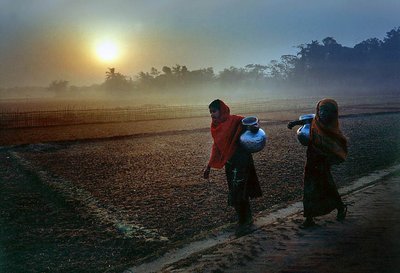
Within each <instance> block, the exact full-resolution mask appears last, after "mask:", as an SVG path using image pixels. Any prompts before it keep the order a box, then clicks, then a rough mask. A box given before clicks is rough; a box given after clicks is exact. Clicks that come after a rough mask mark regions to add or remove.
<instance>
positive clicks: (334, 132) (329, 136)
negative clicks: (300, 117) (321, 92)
mask: <svg viewBox="0 0 400 273" xmlns="http://www.w3.org/2000/svg"><path fill="white" fill-rule="evenodd" d="M322 105H327V106H329V108H330V109H332V110H331V111H333V112H334V113H336V114H337V113H338V105H337V103H336V101H334V100H332V99H323V100H321V101H319V102H318V104H317V109H316V115H315V118H314V119H313V121H312V123H311V144H312V145H314V147H315V148H317V149H318V150H320V151H321V152H323V153H325V154H328V155H333V156H334V157H336V158H337V159H338V160H339V161H344V160H345V159H346V157H347V140H346V138H345V136H344V135H343V134H342V132H341V131H340V129H339V121H338V116H336V118H335V119H334V120H333V121H332V122H331V123H330V124H324V123H322V122H321V121H320V117H319V107H320V106H322Z"/></svg>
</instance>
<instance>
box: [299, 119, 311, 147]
mask: <svg viewBox="0 0 400 273" xmlns="http://www.w3.org/2000/svg"><path fill="white" fill-rule="evenodd" d="M314 117H315V114H307V115H301V116H300V117H299V120H304V122H305V124H304V125H302V126H301V127H300V128H299V129H297V140H298V141H299V142H300V144H301V145H304V146H308V144H309V143H310V131H311V121H312V120H313V118H314Z"/></svg>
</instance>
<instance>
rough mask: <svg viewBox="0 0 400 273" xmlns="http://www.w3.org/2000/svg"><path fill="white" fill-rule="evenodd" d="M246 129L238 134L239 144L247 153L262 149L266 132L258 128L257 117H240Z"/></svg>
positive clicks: (265, 139)
mask: <svg viewBox="0 0 400 273" xmlns="http://www.w3.org/2000/svg"><path fill="white" fill-rule="evenodd" d="M242 124H243V125H244V126H245V128H246V131H245V132H244V133H243V134H242V135H241V136H240V145H241V146H242V147H244V148H245V150H246V151H248V152H249V153H256V152H259V151H261V150H262V149H264V147H265V143H266V142H267V134H266V133H265V132H264V130H263V129H260V128H259V124H258V118H257V117H254V116H249V117H245V118H244V119H242Z"/></svg>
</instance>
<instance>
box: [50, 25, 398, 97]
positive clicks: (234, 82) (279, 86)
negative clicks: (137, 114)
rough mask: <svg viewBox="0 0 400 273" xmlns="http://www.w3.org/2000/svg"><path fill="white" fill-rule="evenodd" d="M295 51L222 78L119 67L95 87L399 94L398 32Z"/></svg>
mask: <svg viewBox="0 0 400 273" xmlns="http://www.w3.org/2000/svg"><path fill="white" fill-rule="evenodd" d="M297 49H298V52H297V54H296V55H283V56H281V58H280V60H272V61H270V62H269V63H268V64H248V65H246V66H245V67H239V68H238V67H233V66H232V67H229V68H225V69H224V70H222V71H220V72H219V73H215V72H214V69H213V68H212V67H208V68H203V69H197V70H189V69H188V68H187V66H185V65H180V64H176V65H175V66H172V67H169V66H163V67H162V68H161V69H160V70H158V69H157V68H155V67H152V68H151V69H150V71H148V72H143V71H142V72H140V73H138V74H137V75H136V77H135V79H132V78H131V77H128V76H126V75H124V74H122V73H120V72H117V71H116V69H115V68H108V70H107V71H106V72H105V79H104V82H103V83H102V84H100V85H97V86H95V87H96V88H101V89H102V90H104V91H105V92H108V93H109V94H117V95H121V94H140V93H142V92H149V91H154V92H160V90H163V92H165V91H166V90H169V89H174V90H183V91H188V90H190V88H193V87H202V86H209V85H210V84H211V85H214V86H222V87H227V88H235V89H240V88H246V89H249V88H251V89H258V90H266V89H268V90H289V91H288V92H303V94H315V93H318V92H320V91H321V90H335V91H337V92H343V93H347V92H349V91H350V92H359V93H363V92H364V93H368V92H389V93H393V92H395V93H398V92H399V86H400V27H397V28H394V29H392V30H390V31H389V32H387V33H386V36H385V37H384V39H383V40H380V39H378V38H370V39H367V40H365V41H362V42H361V43H358V44H356V45H355V46H354V47H346V46H343V45H341V44H340V43H338V42H337V41H336V40H335V39H334V38H333V37H326V38H325V39H323V40H322V41H321V42H319V41H317V40H313V41H311V42H310V43H307V44H302V45H299V46H297ZM48 89H49V90H52V91H54V92H56V93H59V94H61V93H64V94H68V93H71V92H78V91H84V88H80V87H76V86H75V87H70V86H69V85H68V81H65V80H58V81H53V82H52V83H50V85H49V87H48ZM301 90H302V91H301ZM277 92H278V91H277ZM279 92H280V91H279Z"/></svg>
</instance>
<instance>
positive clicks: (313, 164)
mask: <svg viewBox="0 0 400 273" xmlns="http://www.w3.org/2000/svg"><path fill="white" fill-rule="evenodd" d="M321 106H325V110H328V111H331V113H328V114H329V115H330V117H333V118H331V119H330V122H329V123H325V124H324V123H323V122H322V120H321V117H320V116H319V110H320V107H321ZM337 112H338V107H337V104H336V102H335V101H334V100H330V99H324V100H322V101H320V102H319V103H318V104H317V111H316V117H315V119H314V120H313V121H312V124H311V142H310V144H309V146H308V148H307V162H306V166H305V170H304V196H303V205H304V216H305V217H315V216H320V215H325V214H328V213H330V212H331V211H332V210H334V209H341V208H343V206H344V205H343V202H342V200H341V198H340V195H339V193H338V191H337V187H336V184H335V182H334V180H333V177H332V174H331V165H332V164H338V163H340V162H343V161H344V160H345V158H346V156H347V141H346V138H345V137H344V136H343V134H342V133H341V131H340V130H339V122H338V115H337Z"/></svg>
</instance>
